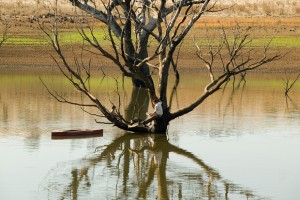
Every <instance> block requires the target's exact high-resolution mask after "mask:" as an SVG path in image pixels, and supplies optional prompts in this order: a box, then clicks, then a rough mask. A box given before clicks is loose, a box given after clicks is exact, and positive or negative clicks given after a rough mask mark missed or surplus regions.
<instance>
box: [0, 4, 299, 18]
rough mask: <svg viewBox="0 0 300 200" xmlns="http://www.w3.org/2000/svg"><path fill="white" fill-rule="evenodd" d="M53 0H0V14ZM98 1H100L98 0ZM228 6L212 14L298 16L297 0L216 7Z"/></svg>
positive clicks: (31, 11)
mask: <svg viewBox="0 0 300 200" xmlns="http://www.w3.org/2000/svg"><path fill="white" fill-rule="evenodd" d="M54 1H55V0H49V1H42V0H2V1H1V2H2V3H1V7H0V15H11V14H15V15H35V14H36V13H37V11H39V12H49V9H48V7H49V5H50V4H51V5H52V6H53V5H54ZM99 2H100V1H99ZM58 6H59V9H60V10H61V11H63V12H67V13H70V12H72V9H73V8H72V6H70V3H69V1H68V0H60V1H58ZM227 7H228V8H229V9H228V10H224V11H222V13H217V14H216V13H213V14H212V15H218V16H220V15H224V16H228V17H234V16H244V17H245V16H300V1H299V0H286V1H282V0H261V1H257V0H226V1H219V2H218V3H217V8H227Z"/></svg>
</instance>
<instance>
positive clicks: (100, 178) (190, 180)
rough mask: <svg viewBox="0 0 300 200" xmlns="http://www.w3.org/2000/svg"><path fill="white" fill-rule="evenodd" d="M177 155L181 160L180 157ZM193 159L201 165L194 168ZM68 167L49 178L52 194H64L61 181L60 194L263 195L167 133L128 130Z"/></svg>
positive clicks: (122, 196) (136, 196) (150, 196)
mask: <svg viewBox="0 0 300 200" xmlns="http://www.w3.org/2000/svg"><path fill="white" fill-rule="evenodd" d="M170 155H173V156H171V158H170ZM174 155H175V156H176V157H177V156H178V157H179V160H176V159H175V160H174ZM182 160H184V161H185V162H182ZM176 162H179V163H181V164H183V165H185V167H179V166H178V163H177V164H176ZM79 163H80V164H79ZM83 163H84V164H83ZM191 164H192V165H194V166H195V168H189V167H188V166H190V165H191ZM65 168H66V167H65V166H64V169H54V170H58V171H64V173H65V174H64V178H66V180H64V181H61V180H59V179H60V178H59V177H57V178H55V177H48V178H50V179H53V180H52V183H50V182H48V183H47V184H49V185H48V186H47V190H48V192H49V193H50V194H49V195H48V196H51V195H53V194H58V193H57V192H58V190H57V189H54V188H52V187H51V185H52V186H53V185H60V189H62V190H61V191H60V192H59V194H58V195H59V199H81V198H79V197H85V198H86V197H87V196H88V194H94V195H95V194H97V192H98V193H99V194H101V197H103V198H104V197H105V198H108V199H127V198H130V199H153V198H155V199H174V198H175V199H195V198H197V199H198V198H199V199H203V198H204V199H229V198H232V197H235V198H236V197H238V199H260V198H261V197H258V196H257V195H256V194H255V193H254V192H252V191H250V190H248V189H245V188H243V187H241V186H239V185H237V184H234V183H231V182H230V181H228V180H226V179H224V178H223V177H222V175H221V174H220V172H218V171H217V170H216V169H214V168H212V167H211V166H209V165H208V164H206V163H205V161H204V160H202V159H201V158H199V157H197V156H195V155H194V154H193V153H191V152H188V151H186V150H184V149H182V148H180V147H178V146H176V145H173V144H171V143H169V141H168V139H167V137H166V136H163V135H159V136H158V135H139V134H129V133H128V134H125V135H123V136H120V137H118V138H116V139H115V140H113V141H112V142H111V143H110V144H109V145H107V146H102V147H98V148H96V149H95V153H94V154H93V155H92V156H91V157H89V158H85V159H83V160H81V161H79V162H78V163H77V164H76V165H74V163H73V166H72V167H70V168H69V171H68V170H66V169H65ZM55 181H57V182H62V183H61V184H59V183H56V182H55ZM95 190H96V191H95ZM96 196H97V195H96ZM56 198H57V197H56ZM50 199H51V198H50ZM57 199H58V198H57ZM88 199H93V197H89V198H88ZM95 199H97V198H95Z"/></svg>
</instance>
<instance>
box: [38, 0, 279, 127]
mask: <svg viewBox="0 0 300 200" xmlns="http://www.w3.org/2000/svg"><path fill="white" fill-rule="evenodd" d="M70 3H71V4H72V5H73V6H75V7H76V8H77V9H80V10H82V11H84V12H86V13H88V14H89V15H90V16H92V17H94V18H95V19H97V20H99V21H100V22H101V23H102V24H103V25H105V27H106V29H107V33H108V38H109V41H110V48H111V49H110V50H108V49H105V46H103V45H102V44H101V43H100V42H99V40H98V38H97V36H96V34H95V32H94V29H93V28H92V27H91V26H88V31H87V29H85V28H83V27H81V28H80V29H79V33H80V34H81V36H82V38H83V39H84V40H85V41H86V42H87V43H88V44H89V45H90V46H91V47H93V48H95V49H96V50H98V51H99V52H100V54H101V56H103V57H104V58H105V59H108V60H110V61H112V62H113V63H114V64H115V65H116V66H118V68H119V70H120V71H121V72H122V73H123V74H124V76H127V77H131V78H132V80H133V85H134V87H145V88H146V89H147V91H148V94H149V96H150V98H151V99H155V98H158V99H160V101H161V102H162V105H163V115H162V116H161V117H160V118H159V119H157V120H156V123H155V125H154V126H152V127H149V126H147V125H139V126H135V127H132V126H130V124H129V122H128V120H124V118H123V117H122V115H121V114H120V110H118V109H116V110H114V112H111V111H110V109H108V108H107V107H106V106H105V105H104V104H103V99H101V98H100V97H97V96H95V95H93V94H92V92H91V91H90V90H89V87H88V86H87V85H86V79H87V78H89V77H90V72H89V69H88V68H87V67H85V66H84V65H79V64H78V62H75V66H72V64H71V62H69V61H68V59H67V58H66V57H65V56H64V54H63V51H62V49H61V45H60V41H59V37H58V35H59V31H58V29H57V21H54V23H53V27H52V29H51V30H50V29H49V30H50V31H47V29H45V28H43V27H42V26H41V27H42V30H44V32H45V33H46V34H47V35H48V37H49V38H50V39H51V44H52V46H53V48H54V50H55V51H56V53H57V55H58V57H59V60H57V59H55V58H54V59H55V61H56V63H57V65H58V66H59V69H60V70H61V73H62V74H63V75H64V76H65V77H66V78H67V79H68V80H69V81H70V82H71V83H72V84H73V86H74V87H75V88H76V89H77V90H78V91H80V92H81V93H83V94H84V95H85V96H87V97H88V98H89V99H90V101H91V104H82V103H78V102H72V101H70V100H67V99H65V98H64V97H63V96H59V95H57V94H55V93H53V92H51V91H50V90H49V89H48V91H49V92H50V93H51V94H52V95H53V96H54V97H55V98H56V99H57V100H58V101H60V102H64V103H70V104H75V105H78V106H82V107H84V106H88V107H94V108H96V109H98V110H99V111H100V112H101V113H102V115H103V116H104V117H105V118H106V119H107V120H108V121H110V122H111V123H112V124H114V125H115V126H117V127H119V128H121V129H124V130H128V131H133V132H155V133H165V132H166V130H167V127H168V124H169V122H170V121H171V120H173V119H175V118H178V117H180V116H182V115H185V114H187V113H189V112H191V111H193V110H194V109H195V108H196V107H198V106H199V105H201V104H202V103H203V102H204V101H205V100H206V99H207V98H208V97H209V96H211V95H212V94H214V93H215V92H217V91H218V90H219V89H220V88H222V86H224V85H225V84H226V83H227V82H228V81H229V80H230V78H231V77H234V76H236V75H239V74H245V73H246V72H247V71H251V70H254V69H256V68H258V67H260V66H262V65H264V64H266V63H269V62H272V61H275V60H277V59H279V58H280V55H272V56H268V54H267V52H268V48H269V43H267V44H266V45H265V47H264V48H263V49H262V51H261V52H259V53H258V52H257V49H254V48H252V47H251V42H252V40H251V38H250V37H249V33H248V31H247V30H242V28H240V27H238V26H237V27H236V28H235V30H234V31H233V33H232V34H230V35H228V33H226V31H225V30H224V29H222V30H221V33H222V34H221V36H220V41H221V42H220V43H219V44H217V45H216V44H213V42H208V45H207V47H208V48H206V50H204V49H203V48H201V47H200V46H199V45H198V44H197V42H196V40H194V44H195V46H196V49H197V56H198V58H199V65H203V66H205V67H206V68H207V72H208V75H209V77H210V81H209V82H208V83H207V85H206V87H205V88H203V92H202V93H201V94H200V95H199V97H198V98H197V99H196V100H195V101H194V102H193V103H191V104H190V105H188V106H186V107H184V108H181V109H179V110H176V111H171V110H170V105H171V104H172V98H173V92H172V93H171V95H170V96H168V95H167V88H168V84H169V75H170V73H169V72H170V70H173V71H174V72H175V73H174V74H175V77H176V84H175V86H174V90H176V87H177V85H178V84H179V78H180V74H179V71H178V68H179V67H180V66H178V64H177V60H178V57H177V56H178V51H179V50H180V47H181V44H182V43H183V40H184V38H185V37H186V36H187V35H188V33H189V32H190V31H191V29H192V28H193V26H194V25H195V23H196V22H198V21H199V19H201V17H202V16H203V15H204V14H206V13H208V12H215V11H216V10H215V7H214V6H215V2H213V1H210V0H178V1H165V0H162V1H149V0H124V1H120V0H113V1H107V2H104V1H101V5H99V4H96V3H95V2H94V1H87V0H85V1H81V0H70ZM150 39H151V40H154V41H155V47H154V48H153V44H152V47H151V48H152V49H151V51H150V47H149V40H150ZM253 54H258V55H260V58H257V56H256V59H254V57H253ZM155 62H157V63H158V64H153V63H155ZM79 68H80V70H79ZM150 68H155V69H157V70H158V76H159V80H158V83H157V85H155V84H154V81H153V80H152V77H151V74H150ZM82 71H83V72H84V73H82ZM117 108H118V106H117Z"/></svg>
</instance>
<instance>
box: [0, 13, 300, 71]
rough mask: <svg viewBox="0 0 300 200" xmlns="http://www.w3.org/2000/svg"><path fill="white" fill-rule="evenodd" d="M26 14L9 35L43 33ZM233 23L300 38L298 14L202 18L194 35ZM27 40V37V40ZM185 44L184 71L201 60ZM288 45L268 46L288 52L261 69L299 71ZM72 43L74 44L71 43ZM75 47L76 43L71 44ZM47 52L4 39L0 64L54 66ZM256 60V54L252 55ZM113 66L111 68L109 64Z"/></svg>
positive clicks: (97, 61) (295, 50) (297, 48)
mask: <svg viewBox="0 0 300 200" xmlns="http://www.w3.org/2000/svg"><path fill="white" fill-rule="evenodd" d="M28 20H29V18H28V17H24V16H23V17H18V18H15V19H14V21H13V23H11V25H12V27H11V29H10V33H11V34H12V38H13V37H15V38H17V37H26V38H29V39H32V38H35V39H36V38H42V37H44V36H43V33H42V32H41V30H39V29H38V28H37V24H36V23H29V22H28ZM236 23H238V24H240V25H241V26H242V27H248V28H251V29H252V30H251V34H252V35H253V36H254V37H258V38H261V37H265V36H267V37H271V36H274V35H276V37H279V38H280V37H282V38H287V39H289V38H294V39H295V38H296V39H297V38H298V39H299V40H300V17H293V18H292V17H288V18H217V17H213V18H208V17H206V18H203V20H201V21H200V22H199V24H197V25H196V30H197V32H196V36H199V37H206V36H207V35H216V34H218V31H219V30H220V29H219V28H220V27H221V26H223V27H225V28H226V29H231V28H232V27H233V26H234V25H235V24H236ZM73 27H74V25H73V24H72V23H69V22H65V23H63V28H64V30H66V29H67V30H68V29H72V28H73ZM29 39H28V40H29ZM186 43H187V45H185V46H184V50H183V51H181V54H180V60H179V64H180V68H181V69H184V70H203V69H204V67H203V63H201V62H200V60H199V59H197V56H196V53H195V52H196V48H195V47H194V45H192V42H191V37H187V39H186ZM290 43H291V44H289V45H282V46H281V45H277V46H276V45H275V46H274V47H272V48H271V49H270V54H275V53H277V52H281V53H283V54H284V53H286V52H289V53H288V54H287V55H286V56H285V57H284V58H282V59H281V60H279V61H276V62H274V63H271V64H269V65H268V66H266V67H264V68H262V70H263V71H276V72H285V71H299V70H300V58H299V55H300V45H293V42H290ZM73 46H74V45H73ZM75 46H76V45H75ZM64 49H65V51H64V53H65V56H66V57H68V58H70V59H72V57H73V51H72V50H71V48H70V45H69V46H68V45H66V46H65V47H64ZM80 51H81V49H80V48H79V49H76V50H75V53H76V54H79V53H80ZM50 54H53V55H55V53H54V51H53V49H52V47H51V46H50V45H47V44H40V43H31V42H30V40H29V42H28V43H26V44H23V43H22V44H20V43H18V42H15V43H14V42H8V43H7V44H5V45H3V46H2V47H1V49H0V67H39V68H40V67H42V68H43V67H55V62H54V61H53V59H52V58H51V56H50ZM256 56H257V57H256V59H258V56H259V55H257V54H256ZM90 59H91V60H92V63H91V66H92V67H94V68H99V67H103V68H107V67H113V63H111V62H109V61H106V60H105V59H103V58H102V57H100V56H95V55H93V54H89V55H86V56H85V58H84V60H85V61H86V62H88V61H89V60H90ZM113 68H114V67H113Z"/></svg>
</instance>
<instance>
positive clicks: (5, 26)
mask: <svg viewBox="0 0 300 200" xmlns="http://www.w3.org/2000/svg"><path fill="white" fill-rule="evenodd" d="M0 21H2V19H1V18H0ZM2 24H3V26H2V27H1V28H2V36H1V37H0V47H1V46H2V45H3V43H4V42H5V41H6V40H8V38H9V36H8V30H9V28H10V27H9V23H8V22H7V21H5V20H3V21H2Z"/></svg>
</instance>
